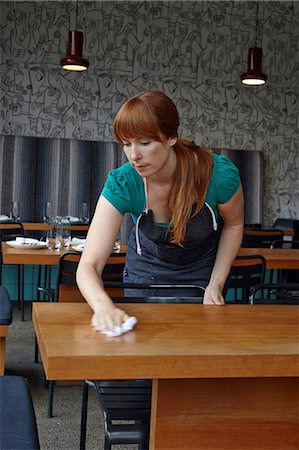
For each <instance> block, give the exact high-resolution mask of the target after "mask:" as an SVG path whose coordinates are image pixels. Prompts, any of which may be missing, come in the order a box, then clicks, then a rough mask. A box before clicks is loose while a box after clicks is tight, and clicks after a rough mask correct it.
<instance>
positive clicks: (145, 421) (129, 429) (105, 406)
mask: <svg viewBox="0 0 299 450" xmlns="http://www.w3.org/2000/svg"><path fill="white" fill-rule="evenodd" d="M89 387H92V388H93V389H95V391H96V394H97V398H98V400H99V403H100V407H101V410H102V413H103V418H104V433H105V441H104V450H110V449H111V446H112V445H116V444H127V445H130V444H138V445H139V447H138V448H139V450H146V449H148V448H149V430H150V412H151V380H128V381H122V380H121V381H118V380H116V381H98V382H95V381H91V380H85V382H84V384H83V394H82V412H81V417H82V419H81V420H82V421H81V434H80V450H83V449H85V441H86V422H87V403H88V393H89Z"/></svg>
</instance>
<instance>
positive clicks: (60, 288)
mask: <svg viewBox="0 0 299 450" xmlns="http://www.w3.org/2000/svg"><path fill="white" fill-rule="evenodd" d="M80 257H81V253H79V252H75V251H68V252H65V253H63V254H62V255H61V256H60V259H59V265H58V272H57V280H56V291H55V301H59V302H85V299H84V297H83V296H82V294H81V293H80V291H79V288H78V286H77V282H76V271H77V267H78V264H79V261H80Z"/></svg>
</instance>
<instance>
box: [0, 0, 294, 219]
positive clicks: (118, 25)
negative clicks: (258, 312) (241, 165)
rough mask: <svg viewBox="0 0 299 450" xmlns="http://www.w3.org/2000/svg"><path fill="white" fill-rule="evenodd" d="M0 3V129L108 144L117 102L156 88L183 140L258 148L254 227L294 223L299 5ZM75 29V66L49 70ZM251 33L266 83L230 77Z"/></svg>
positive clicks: (243, 62)
mask: <svg viewBox="0 0 299 450" xmlns="http://www.w3.org/2000/svg"><path fill="white" fill-rule="evenodd" d="M76 5H77V13H76ZM257 6H258V8H257ZM0 8H1V19H0V20H1V50H2V51H1V55H0V58H1V68H2V70H1V105H0V114H1V124H0V134H3V135H16V136H32V137H34V136H36V137H48V138H72V139H80V140H90V141H106V142H109V141H112V140H113V137H112V134H111V124H112V121H113V117H114V115H115V112H116V110H117V109H118V107H119V106H120V105H121V104H122V103H123V102H124V101H125V100H126V98H127V97H128V96H130V95H131V94H133V93H135V92H138V91H140V90H147V89H160V90H163V91H164V92H166V93H167V94H168V95H170V97H171V98H172V99H173V100H174V101H175V103H176V104H177V107H178V109H179V112H180V114H181V129H180V131H181V134H182V135H184V136H193V137H195V140H196V141H197V143H199V144H204V145H206V146H209V147H211V148H231V149H241V150H261V151H262V152H263V154H264V157H265V167H266V174H265V215H264V222H265V224H267V225H271V224H272V223H273V221H274V220H275V218H276V217H293V218H299V149H298V143H299V133H298V130H299V127H298V103H297V100H298V67H299V56H298V55H299V52H298V45H297V43H298V34H299V24H298V22H299V2H296V1H294V2H292V1H269V2H267V1H260V2H258V3H256V2H253V1H240V2H238V1H219V2H213V1H205V2H201V1H143V2H136V1H78V2H74V1H58V2H56V1H30V2H24V1H16V2H14V1H1V2H0ZM257 13H258V15H257ZM257 17H258V22H257V23H258V27H257V32H256V19H257ZM76 23H77V25H76ZM76 27H77V29H78V30H80V31H83V32H84V36H85V40H84V50H83V55H84V57H85V58H88V60H89V62H90V68H89V70H88V71H87V72H86V73H72V72H66V71H64V70H63V69H61V68H60V65H59V60H60V58H61V57H62V56H64V55H65V53H66V46H67V35H68V30H69V29H75V28H76ZM255 39H257V45H260V46H262V47H263V71H264V72H266V73H267V75H268V80H269V81H268V83H267V84H266V86H264V87H257V88H248V87H244V86H242V85H241V83H240V81H239V77H240V74H241V73H242V72H244V71H246V67H247V51H248V47H249V46H254V45H255Z"/></svg>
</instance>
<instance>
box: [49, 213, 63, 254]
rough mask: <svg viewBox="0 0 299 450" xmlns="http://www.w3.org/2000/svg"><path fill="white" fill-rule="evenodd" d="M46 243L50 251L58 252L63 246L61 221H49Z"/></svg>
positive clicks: (57, 219)
mask: <svg viewBox="0 0 299 450" xmlns="http://www.w3.org/2000/svg"><path fill="white" fill-rule="evenodd" d="M46 242H47V245H48V248H49V249H50V250H59V249H60V248H61V247H62V246H63V244H64V242H63V226H62V223H61V219H59V218H56V219H55V220H49V222H48V229H47V236H46Z"/></svg>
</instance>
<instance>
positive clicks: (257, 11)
mask: <svg viewBox="0 0 299 450" xmlns="http://www.w3.org/2000/svg"><path fill="white" fill-rule="evenodd" d="M255 3H256V21H255V47H257V35H258V22H259V2H258V1H257V2H255Z"/></svg>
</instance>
